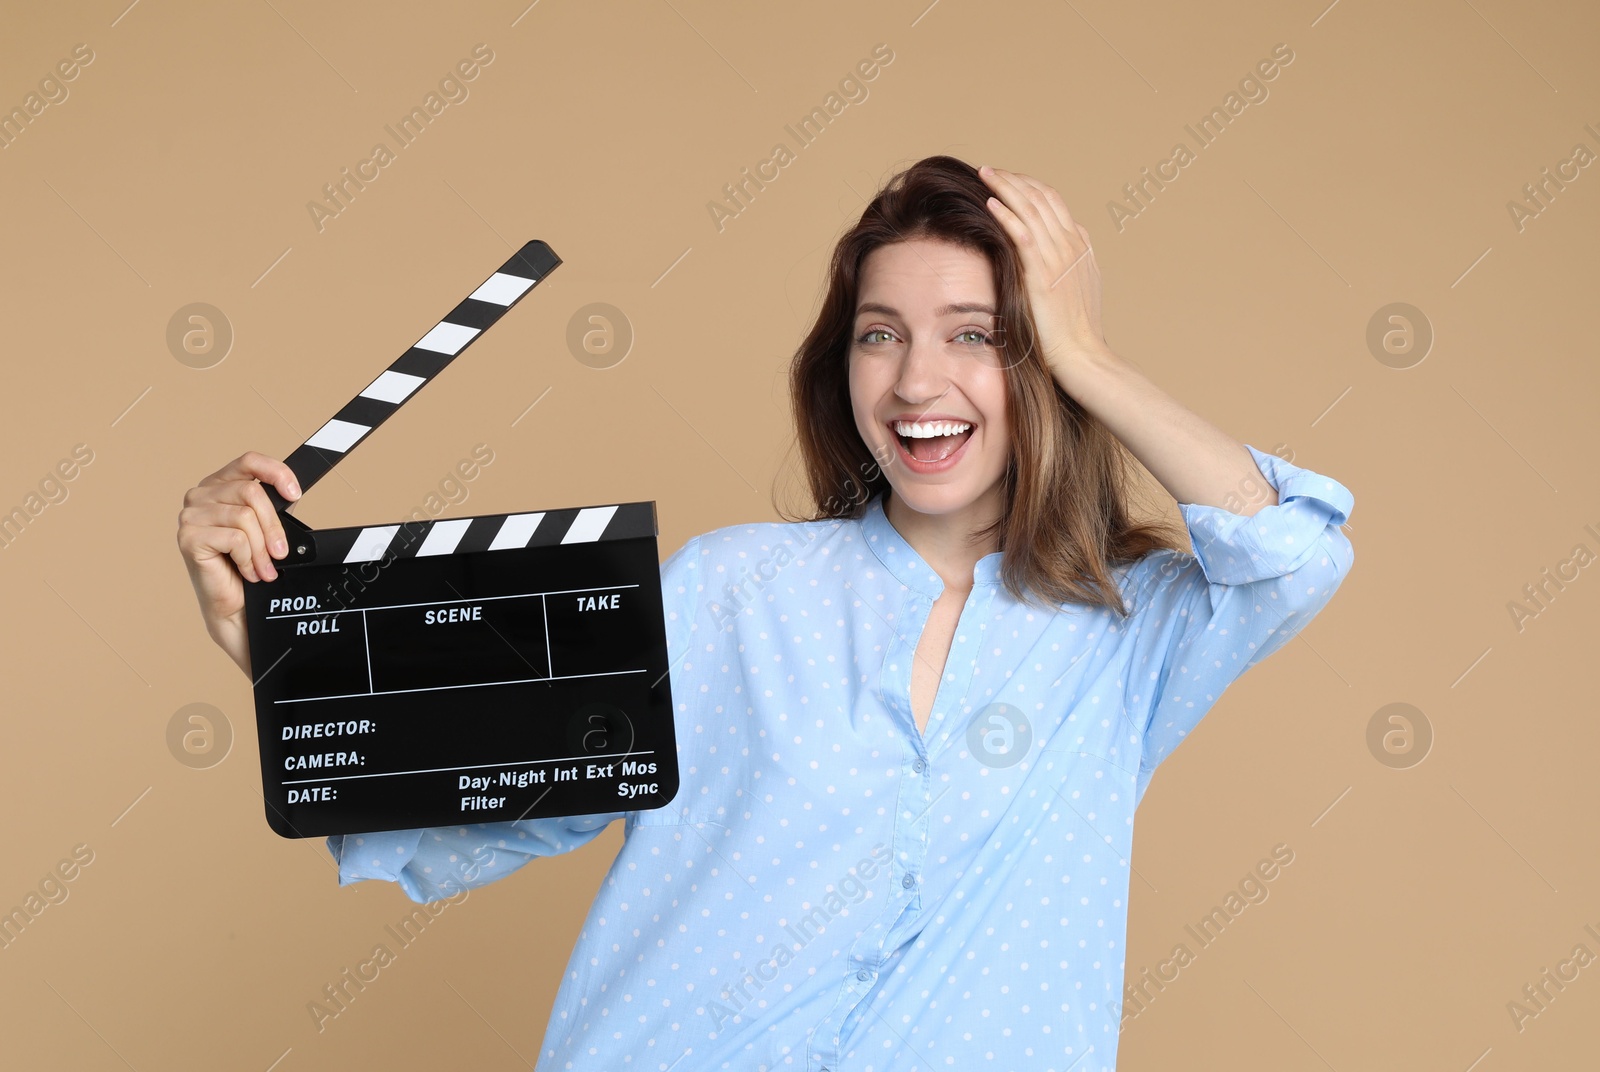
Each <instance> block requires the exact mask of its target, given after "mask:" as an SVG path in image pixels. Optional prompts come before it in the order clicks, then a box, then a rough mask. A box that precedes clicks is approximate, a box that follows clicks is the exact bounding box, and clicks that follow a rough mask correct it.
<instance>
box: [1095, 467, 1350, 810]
mask: <svg viewBox="0 0 1600 1072" xmlns="http://www.w3.org/2000/svg"><path fill="white" fill-rule="evenodd" d="M1245 446H1246V449H1248V450H1249V451H1250V456H1251V457H1252V458H1253V459H1254V460H1255V463H1256V466H1257V468H1258V469H1260V470H1261V473H1262V475H1263V476H1264V477H1265V478H1266V481H1267V483H1269V484H1271V485H1272V486H1273V487H1274V488H1275V489H1276V490H1277V493H1278V501H1277V503H1275V504H1274V505H1272V506H1267V507H1263V508H1262V509H1261V510H1259V511H1257V512H1256V513H1255V514H1253V515H1250V516H1248V517H1247V516H1244V515H1242V514H1236V513H1233V512H1231V511H1229V510H1225V509H1222V508H1219V507H1215V506H1202V505H1198V504H1194V503H1180V504H1179V510H1180V512H1181V513H1182V514H1183V519H1184V523H1185V525H1186V526H1187V528H1188V532H1189V538H1190V541H1191V542H1192V543H1193V545H1194V553H1193V554H1189V553H1186V552H1179V551H1157V552H1154V553H1152V554H1150V555H1148V556H1146V558H1145V559H1144V560H1142V561H1141V563H1140V576H1139V578H1138V579H1137V581H1136V585H1135V590H1136V591H1137V593H1138V594H1137V597H1136V601H1135V607H1134V608H1133V612H1132V620H1131V622H1130V626H1129V627H1130V628H1131V629H1132V630H1133V635H1132V637H1131V643H1132V644H1133V658H1132V663H1131V665H1130V668H1129V673H1128V679H1127V689H1128V695H1127V700H1126V702H1127V711H1128V714H1129V718H1130V720H1131V721H1132V723H1133V726H1134V728H1135V729H1136V730H1137V731H1138V733H1139V737H1140V741H1141V746H1140V753H1141V754H1140V763H1139V779H1138V799H1143V797H1144V793H1145V789H1146V788H1147V787H1148V785H1149V782H1150V777H1151V775H1152V774H1153V773H1154V772H1155V769H1156V767H1157V766H1158V765H1159V764H1160V763H1161V761H1162V760H1164V759H1166V757H1167V756H1169V755H1171V754H1172V752H1173V750H1174V749H1176V748H1177V747H1178V745H1179V744H1180V743H1182V741H1183V739H1184V738H1185V737H1186V736H1187V735H1188V733H1189V731H1190V730H1192V729H1194V727H1195V725H1196V724H1197V723H1198V722H1199V721H1200V718H1201V717H1202V716H1203V715H1204V714H1205V713H1206V711H1208V710H1209V709H1210V708H1211V707H1212V705H1214V704H1215V703H1216V701H1217V698H1218V697H1219V696H1221V695H1222V692H1223V690H1224V689H1226V688H1227V687H1228V686H1229V685H1230V684H1232V683H1233V682H1234V681H1235V680H1237V679H1238V677H1239V676H1240V675H1241V674H1243V673H1244V672H1245V671H1246V670H1248V669H1249V668H1250V667H1252V666H1254V665H1255V664H1256V663H1258V662H1260V661H1261V660H1262V659H1264V658H1266V657H1267V656H1268V655H1270V654H1272V653H1273V652H1275V651H1277V650H1278V649H1279V648H1281V647H1283V646H1284V645H1285V644H1287V643H1288V642H1289V640H1290V638H1292V637H1293V636H1294V635H1295V634H1297V633H1298V632H1299V631H1300V630H1301V629H1302V628H1304V627H1305V625H1306V623H1307V622H1309V621H1310V620H1311V619H1312V618H1313V617H1315V616H1316V615H1317V613H1318V612H1320V611H1321V610H1322V608H1323V607H1324V606H1326V605H1327V603H1328V601H1329V600H1330V599H1332V598H1333V593H1334V592H1335V591H1336V590H1337V589H1338V587H1339V585H1340V584H1341V583H1342V582H1343V581H1344V578H1345V575H1346V574H1347V573H1348V572H1349V570H1350V566H1351V564H1352V563H1353V562H1354V560H1355V551H1354V548H1353V547H1352V546H1351V544H1350V539H1349V537H1348V536H1346V535H1345V533H1344V531H1343V530H1342V529H1341V528H1340V526H1341V525H1343V524H1344V522H1345V521H1346V519H1348V517H1349V516H1350V512H1351V510H1352V509H1353V508H1354V506H1355V499H1354V498H1353V497H1352V496H1351V494H1350V491H1349V490H1348V489H1347V488H1346V487H1345V486H1344V485H1343V484H1341V483H1339V482H1338V481H1337V480H1334V479H1332V478H1331V477H1327V476H1324V475H1322V474H1321V473H1316V472H1313V471H1311V470H1309V469H1305V468H1301V467H1299V466H1296V465H1293V464H1291V463H1289V462H1287V461H1284V460H1283V459H1282V458H1279V457H1277V456H1275V455H1272V454H1265V453H1263V452H1261V451H1259V450H1257V449H1256V448H1255V447H1252V446H1250V445H1249V444H1246V445H1245Z"/></svg>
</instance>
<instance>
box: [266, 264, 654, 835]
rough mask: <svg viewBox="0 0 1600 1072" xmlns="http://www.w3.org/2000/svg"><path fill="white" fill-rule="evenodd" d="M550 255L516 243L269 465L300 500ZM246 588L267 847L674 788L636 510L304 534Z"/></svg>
mask: <svg viewBox="0 0 1600 1072" xmlns="http://www.w3.org/2000/svg"><path fill="white" fill-rule="evenodd" d="M560 263H561V258H560V257H558V256H556V254H555V252H554V251H553V250H552V249H551V248H550V247H549V246H548V245H546V244H545V243H544V242H540V241H537V240H536V241H532V242H529V243H527V244H526V245H525V246H523V247H522V248H521V249H520V250H518V251H517V253H516V255H515V256H513V257H512V258H511V259H510V260H508V261H507V262H506V263H505V264H504V265H502V266H501V267H500V270H499V271H497V272H495V273H494V274H493V275H492V276H490V277H489V278H488V279H487V280H486V281H485V282H484V283H483V285H482V286H480V287H478V288H477V289H476V290H474V291H473V292H472V294H471V295H470V296H468V297H467V298H466V300H464V301H462V302H461V304H459V305H457V306H456V307H455V308H454V309H452V310H451V311H450V313H449V314H448V315H447V316H445V318H444V319H443V320H441V321H440V322H439V323H438V324H436V325H435V326H434V327H433V328H432V329H430V330H429V331H428V332H427V334H425V335H424V336H423V337H422V338H421V339H419V340H418V341H417V343H416V344H415V345H414V346H412V347H411V348H410V349H408V350H407V351H406V352H405V353H404V354H402V355H401V356H400V358H399V359H398V360H396V361H395V362H394V363H393V364H392V365H390V366H389V368H388V369H387V370H386V371H385V372H384V373H383V374H382V375H381V376H379V377H378V378H377V379H376V380H373V381H372V383H371V384H369V385H368V386H367V388H366V389H365V390H363V391H362V392H361V393H360V394H359V395H357V396H356V397H355V398H354V399H352V400H351V401H350V403H349V404H348V405H347V406H345V407H344V408H343V409H342V410H340V411H339V413H338V415H337V416H336V417H334V418H333V419H332V420H330V421H329V422H328V423H327V424H325V425H323V426H322V427H321V428H320V429H318V431H317V433H316V434H315V435H313V436H312V437H311V438H310V439H308V440H307V441H306V442H305V444H304V445H303V446H301V447H299V448H298V449H296V450H295V451H294V452H293V453H292V454H290V455H289V457H288V458H287V459H286V462H287V464H288V466H289V468H290V469H291V470H293V471H294V474H295V476H296V478H297V479H298V481H299V484H300V489H301V492H302V498H303V497H304V493H305V492H306V491H308V490H309V489H310V488H311V486H312V485H313V484H315V483H316V482H317V481H318V480H319V479H321V478H322V477H323V476H324V475H325V474H326V473H327V472H328V471H329V470H330V469H332V468H333V466H335V465H336V464H338V462H339V460H340V459H341V458H343V457H344V456H345V455H346V454H347V453H349V452H350V450H351V449H352V448H354V447H355V445H356V444H357V443H359V442H361V441H362V440H363V439H365V438H366V437H367V435H368V434H369V433H370V432H372V430H373V429H374V428H376V427H377V426H378V425H380V424H382V423H383V422H384V420H386V419H387V418H388V417H389V416H390V415H391V414H392V413H394V411H395V410H397V409H399V408H400V406H402V405H403V404H404V403H405V402H406V400H407V399H409V398H411V397H412V396H413V395H415V394H416V392H417V391H418V390H419V389H420V388H422V387H423V386H424V385H425V384H427V383H428V382H429V381H430V380H432V379H433V378H434V377H435V376H437V375H438V374H439V373H440V372H441V371H443V369H444V368H445V366H446V365H448V364H450V362H451V361H452V360H453V359H454V358H455V357H456V356H457V355H458V354H460V353H461V351H462V350H464V349H466V348H467V347H468V346H470V345H471V344H472V343H473V342H474V341H476V339H477V338H478V337H479V336H480V335H482V334H483V332H485V331H487V330H488V329H489V327H490V326H491V325H493V324H494V323H495V322H496V321H497V320H499V319H500V318H501V317H502V316H504V315H505V313H506V311H507V310H508V309H510V308H511V306H513V305H515V304H516V303H517V302H518V301H519V300H521V299H522V297H523V296H524V295H525V294H526V293H527V292H528V291H529V290H531V289H532V288H533V287H534V286H535V285H536V284H537V283H538V282H539V281H540V280H541V279H543V278H544V277H545V276H546V275H548V274H549V273H550V272H551V271H552V270H554V269H555V268H556V266H557V265H559V264H560ZM263 487H264V489H265V490H266V492H267V496H268V498H269V499H270V500H271V502H272V505H273V507H274V508H275V509H276V510H277V511H278V515H279V517H280V519H281V520H282V521H283V525H284V532H285V535H286V536H287V537H288V541H289V554H288V555H287V556H286V557H285V558H283V559H280V560H277V562H276V564H277V567H278V571H279V573H278V577H277V578H276V579H275V580H272V581H256V582H254V583H246V584H245V614H246V620H247V623H248V627H249V640H250V662H251V669H252V672H253V673H254V674H256V675H257V677H256V680H255V684H254V690H255V706H256V728H257V732H258V735H259V737H260V742H261V785H262V795H263V797H264V798H265V801H266V815H267V822H268V824H269V825H270V826H271V827H272V829H273V830H274V831H276V832H277V833H278V834H281V835H282V836H284V837H287V838H302V837H320V836H324V835H328V834H348V833H362V832H368V831H380V830H406V829H412V828H417V827H429V826H460V825H464V824H468V823H479V822H498V821H504V820H515V819H535V818H543V817H548V816H567V815H589V814H594V813H597V812H610V811H637V810H648V809H652V808H659V807H662V806H664V805H665V804H666V803H667V802H668V801H670V800H671V799H672V797H673V796H674V795H675V794H676V793H677V789H678V767H677V747H676V741H675V737H674V734H673V723H672V701H671V682H670V679H669V677H668V672H667V671H668V666H667V644H666V623H665V618H664V615H663V610H662V605H661V570H660V564H659V559H658V554H657V547H656V536H657V533H658V529H657V526H656V513H655V503H654V502H628V503H613V504H609V505H603V506H583V507H572V508H568V509H551V510H535V511H529V512H526V513H517V514H495V515H492V516H485V517H467V518H455V519H439V520H426V521H423V520H416V519H415V518H413V519H411V520H408V521H403V522H400V523H398V524H391V525H363V526H358V527H354V528H339V529H321V530H312V529H311V528H309V527H307V526H306V524H305V523H304V522H302V521H300V520H299V519H298V518H296V517H294V516H293V515H292V514H290V513H288V509H289V504H288V503H287V502H286V501H285V500H284V499H283V498H281V497H280V496H279V495H278V493H277V491H276V489H274V488H272V487H271V486H270V485H263Z"/></svg>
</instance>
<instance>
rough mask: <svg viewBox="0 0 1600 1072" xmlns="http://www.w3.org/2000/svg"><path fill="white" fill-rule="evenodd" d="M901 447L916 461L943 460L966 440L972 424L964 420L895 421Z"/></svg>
mask: <svg viewBox="0 0 1600 1072" xmlns="http://www.w3.org/2000/svg"><path fill="white" fill-rule="evenodd" d="M893 427H894V430H895V434H896V435H898V436H899V437H900V443H901V449H903V450H904V451H905V452H906V453H907V454H909V455H911V456H912V457H913V458H915V459H917V460H918V461H923V462H937V461H943V460H944V459H946V458H948V457H949V456H950V455H952V454H954V453H955V452H956V451H958V450H960V449H961V445H962V444H963V443H965V442H966V441H967V438H968V436H969V435H970V434H971V432H972V425H970V424H968V423H967V422H966V421H895V422H893Z"/></svg>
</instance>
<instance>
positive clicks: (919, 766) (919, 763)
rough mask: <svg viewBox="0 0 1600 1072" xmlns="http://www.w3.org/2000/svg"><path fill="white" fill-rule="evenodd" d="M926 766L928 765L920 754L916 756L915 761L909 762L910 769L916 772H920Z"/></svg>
mask: <svg viewBox="0 0 1600 1072" xmlns="http://www.w3.org/2000/svg"><path fill="white" fill-rule="evenodd" d="M927 767H928V765H927V764H926V763H924V762H923V761H922V757H921V756H918V757H917V761H916V762H915V763H913V764H911V769H912V770H914V771H916V772H917V773H918V774H921V773H922V772H923V771H924V770H926V769H927Z"/></svg>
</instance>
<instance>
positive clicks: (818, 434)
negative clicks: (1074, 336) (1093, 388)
mask: <svg viewBox="0 0 1600 1072" xmlns="http://www.w3.org/2000/svg"><path fill="white" fill-rule="evenodd" d="M989 196H990V190H989V187H988V185H987V184H986V183H985V182H984V181H983V179H982V177H981V176H980V175H979V174H978V170H977V168H975V167H973V166H972V165H971V164H968V163H966V162H965V161H962V160H957V159H955V158H954V157H949V156H930V157H928V158H926V159H924V160H920V161H918V162H917V163H916V164H914V165H912V166H911V167H909V168H907V169H905V170H904V171H901V172H899V173H898V174H896V175H895V176H894V177H893V178H891V179H890V180H889V183H888V184H887V185H886V186H885V187H884V188H883V189H882V190H880V191H879V192H878V195H877V196H876V197H874V198H873V200H872V202H871V203H870V204H869V205H867V207H866V209H865V210H864V211H863V212H862V213H861V218H860V220H859V221H857V223H856V224H855V226H854V227H852V228H851V229H850V230H849V231H848V232H846V233H845V235H844V236H843V237H842V238H840V240H839V243H838V245H837V246H836V247H835V248H834V251H833V259H832V263H831V265H830V267H829V270H828V281H827V290H826V294H825V296H824V298H823V301H822V308H821V310H820V312H819V313H818V315H817V320H816V323H815V324H814V325H813V326H812V328H811V333H810V334H809V335H807V336H806V338H805V341H804V342H802V343H801V344H800V348H799V349H798V350H797V351H795V355H794V359H793V362H792V363H791V365H790V370H789V387H790V394H791V397H792V398H793V400H794V419H795V425H796V430H797V433H798V443H799V447H800V453H801V456H802V460H803V463H804V467H805V475H806V481H807V483H808V485H809V489H810V492H811V495H812V497H813V498H814V500H815V501H816V503H817V504H818V508H817V511H816V512H815V513H814V514H812V516H809V517H797V518H795V517H791V518H787V519H788V520H798V521H821V520H826V519H829V518H859V517H861V515H862V514H863V513H864V512H865V511H866V508H867V505H868V504H869V503H870V502H871V501H872V499H873V498H875V497H882V496H884V495H886V494H887V493H888V491H889V490H890V486H889V481H888V478H887V477H885V476H884V475H883V472H882V469H881V468H880V466H879V462H878V459H876V458H874V457H873V456H872V454H871V452H870V451H869V450H868V449H867V445H866V444H865V443H864V442H863V441H862V439H861V435H860V433H859V432H858V431H857V430H856V426H855V417H854V411H853V409H852V407H851V403H850V384H849V354H850V345H851V342H852V337H853V327H854V324H855V311H856V303H857V300H858V296H859V289H860V280H861V265H862V263H863V262H864V261H865V259H866V257H867V254H869V253H871V252H872V251H873V250H874V249H877V248H878V247H879V246H884V245H889V244H892V243H895V242H904V241H907V240H910V239H914V238H932V239H940V240H943V241H947V242H952V243H954V244H956V245H958V246H962V247H964V248H966V249H970V250H972V251H974V252H977V253H981V254H983V255H984V256H986V257H987V258H988V260H989V263H990V264H991V265H992V266H993V267H994V280H995V293H996V296H997V299H998V303H997V308H998V318H999V324H1000V325H1002V326H1003V328H1004V330H1003V331H1002V332H1001V333H1000V336H999V338H998V340H997V345H998V346H999V347H1000V348H1001V350H1002V353H1003V355H1004V361H1005V366H1006V413H1007V418H1008V419H1007V424H1008V425H1009V426H1010V432H1011V460H1010V461H1009V462H1008V464H1007V466H1006V470H1005V473H1004V475H1003V476H1002V477H1001V487H1002V494H1003V501H1004V507H1003V509H1002V510H1001V512H1000V516H999V518H998V519H996V521H995V522H994V524H992V525H990V526H988V527H987V528H985V529H984V530H983V531H982V532H980V533H974V534H973V535H974V537H975V538H980V539H984V540H988V539H990V538H993V537H996V536H997V537H998V544H999V549H1000V550H1001V551H1003V552H1004V555H1003V557H1002V558H1001V579H1002V581H1003V582H1004V584H1005V586H1006V588H1007V589H1008V590H1009V591H1010V592H1011V594H1012V596H1013V597H1014V598H1016V599H1017V600H1018V601H1019V602H1026V601H1028V600H1029V599H1030V598H1035V597H1038V598H1042V600H1043V601H1044V602H1045V604H1046V605H1047V606H1048V605H1050V604H1061V603H1085V604H1091V605H1100V606H1104V607H1107V608H1109V609H1111V610H1113V611H1115V612H1116V613H1117V614H1118V615H1120V616H1126V614H1127V609H1126V608H1125V607H1124V605H1123V602H1122V598H1121V593H1120V591H1119V590H1118V587H1117V585H1116V584H1114V583H1113V582H1112V579H1111V576H1110V572H1109V570H1110V567H1112V566H1113V565H1119V564H1123V563H1130V562H1133V561H1137V560H1138V559H1139V558H1141V557H1143V556H1144V555H1145V554H1147V553H1148V552H1151V551H1154V550H1158V549H1161V548H1171V549H1173V550H1183V549H1185V544H1184V543H1180V542H1179V540H1180V536H1181V533H1180V532H1179V530H1178V529H1177V528H1176V527H1175V526H1173V525H1171V524H1170V523H1167V522H1145V521H1136V520H1134V519H1133V517H1132V516H1131V513H1130V510H1129V492H1130V485H1131V479H1132V475H1133V469H1132V467H1133V465H1134V464H1136V459H1135V458H1134V457H1133V455H1132V454H1131V453H1130V452H1129V451H1128V448H1127V447H1126V446H1124V445H1123V443H1122V442H1121V441H1120V440H1119V439H1117V438H1116V436H1114V435H1112V434H1111V431H1110V429H1108V428H1107V427H1106V426H1105V425H1104V424H1102V423H1101V422H1100V421H1099V420H1098V419H1097V418H1096V417H1094V416H1092V415H1091V414H1090V413H1089V412H1088V411H1087V410H1085V409H1084V408H1083V407H1082V406H1081V405H1080V404H1079V403H1078V401H1077V400H1076V399H1074V398H1073V397H1072V396H1071V395H1069V394H1067V392H1066V391H1064V390H1063V389H1062V388H1061V386H1060V385H1059V384H1058V383H1057V382H1056V380H1055V377H1054V376H1053V375H1052V374H1051V373H1050V370H1049V367H1048V366H1047V364H1046V363H1045V361H1044V359H1043V357H1042V356H1041V355H1040V354H1039V353H1038V351H1037V349H1036V347H1035V338H1036V329H1035V327H1034V322H1033V316H1032V311H1031V309H1030V307H1029V304H1028V296H1027V292H1026V289H1025V287H1024V283H1023V265H1022V261H1021V259H1020V258H1019V256H1018V254H1017V250H1016V247H1015V246H1014V245H1013V244H1012V242H1011V237H1010V235H1008V234H1007V233H1006V231H1005V229H1004V228H1003V227H1002V226H1001V224H1000V221H999V220H997V219H996V218H995V216H994V214H993V213H992V212H991V211H990V210H989V208H988V207H987V204H986V202H987V200H988V198H989ZM781 512H782V511H781V510H780V513H781Z"/></svg>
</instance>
